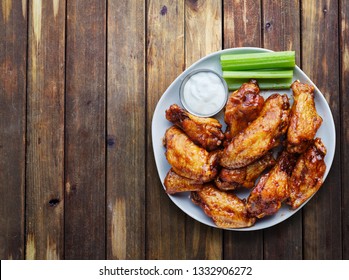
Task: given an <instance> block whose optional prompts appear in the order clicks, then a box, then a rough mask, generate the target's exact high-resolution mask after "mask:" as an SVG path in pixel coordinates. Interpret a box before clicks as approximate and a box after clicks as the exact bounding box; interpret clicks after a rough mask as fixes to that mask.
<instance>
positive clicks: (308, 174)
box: [287, 138, 327, 209]
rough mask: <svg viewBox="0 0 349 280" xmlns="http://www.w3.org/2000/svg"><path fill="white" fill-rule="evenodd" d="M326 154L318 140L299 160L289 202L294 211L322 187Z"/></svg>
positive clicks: (294, 171) (294, 173)
mask: <svg viewBox="0 0 349 280" xmlns="http://www.w3.org/2000/svg"><path fill="white" fill-rule="evenodd" d="M326 152H327V151H326V147H325V146H324V144H323V143H322V141H321V139H320V138H316V139H315V140H313V142H312V143H311V144H310V146H309V147H308V149H307V150H306V151H305V152H304V153H303V154H301V156H300V157H299V159H298V160H297V163H296V166H295V168H294V170H293V172H292V176H291V179H290V188H289V189H290V197H289V199H288V201H287V203H288V204H289V205H291V206H292V208H293V209H296V208H298V207H299V206H300V205H302V204H303V203H304V202H305V201H306V200H307V199H308V198H310V197H311V196H312V195H313V194H314V193H315V192H317V191H318V189H319V188H320V187H321V185H322V183H323V176H324V174H325V171H326V164H325V161H324V158H325V155H326Z"/></svg>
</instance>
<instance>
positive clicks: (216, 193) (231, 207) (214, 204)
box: [192, 185, 256, 228]
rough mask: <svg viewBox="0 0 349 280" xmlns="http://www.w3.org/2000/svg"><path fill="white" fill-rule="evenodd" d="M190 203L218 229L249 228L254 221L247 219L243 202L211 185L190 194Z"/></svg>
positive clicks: (250, 218)
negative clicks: (198, 208)
mask: <svg viewBox="0 0 349 280" xmlns="http://www.w3.org/2000/svg"><path fill="white" fill-rule="evenodd" d="M192 201H193V202H194V203H195V204H197V205H199V206H200V207H201V208H202V209H203V210H204V212H205V213H206V215H207V216H209V217H211V218H212V220H213V222H214V223H215V224H216V225H217V227H219V228H243V227H250V226H252V225H253V224H254V223H255V221H256V219H255V218H253V217H249V215H248V213H247V210H246V203H245V201H244V200H241V199H240V198H239V197H237V196H236V195H235V194H233V193H231V192H225V191H220V190H218V189H216V188H215V187H213V186H212V185H208V186H205V187H204V188H203V189H202V190H201V191H198V192H192Z"/></svg>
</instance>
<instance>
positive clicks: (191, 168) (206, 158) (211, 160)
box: [164, 126, 218, 182]
mask: <svg viewBox="0 0 349 280" xmlns="http://www.w3.org/2000/svg"><path fill="white" fill-rule="evenodd" d="M164 141H165V142H164V144H165V146H166V158H167V161H168V162H169V164H170V165H171V166H172V168H173V170H174V172H176V173H177V174H178V175H180V176H183V177H186V178H189V179H193V180H196V181H201V182H208V181H211V180H212V179H213V178H214V177H215V176H216V175H217V165H218V153H217V152H211V153H209V152H208V151H206V150H205V149H204V148H201V147H199V146H197V145H196V144H194V142H193V141H192V140H190V139H189V137H188V136H187V135H186V134H185V133H184V132H183V131H182V130H181V129H179V128H177V127H175V126H172V127H170V128H169V129H168V130H167V131H166V134H165V139H164Z"/></svg>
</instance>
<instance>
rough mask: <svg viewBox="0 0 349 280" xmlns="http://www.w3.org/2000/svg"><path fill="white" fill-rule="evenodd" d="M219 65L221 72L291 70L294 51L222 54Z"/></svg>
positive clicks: (293, 61)
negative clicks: (270, 69)
mask: <svg viewBox="0 0 349 280" xmlns="http://www.w3.org/2000/svg"><path fill="white" fill-rule="evenodd" d="M220 63H221V66H222V70H223V71H226V70H229V71H237V70H253V69H263V68H264V69H268V68H293V67H294V66H295V65H296V62H295V52H294V51H282V52H261V53H245V54H222V55H221V56H220Z"/></svg>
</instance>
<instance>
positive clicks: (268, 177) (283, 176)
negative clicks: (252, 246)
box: [247, 151, 296, 218]
mask: <svg viewBox="0 0 349 280" xmlns="http://www.w3.org/2000/svg"><path fill="white" fill-rule="evenodd" d="M295 163H296V158H295V155H293V154H290V153H288V152H286V151H284V152H283V153H282V154H281V156H280V157H279V158H278V161H277V163H276V165H275V166H274V167H273V168H272V170H271V171H270V172H269V173H267V174H265V175H263V176H262V177H261V178H260V180H259V182H258V183H257V185H256V187H255V188H254V189H253V190H252V191H251V193H250V196H249V197H248V199H247V210H248V212H249V213H250V214H251V215H252V216H254V217H257V218H263V217H264V216H266V215H273V214H275V213H276V212H277V211H278V210H279V209H280V207H281V203H282V202H283V201H284V200H286V199H287V198H288V194H289V192H288V180H289V177H290V176H291V172H292V170H293V167H294V165H295Z"/></svg>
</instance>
